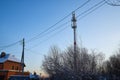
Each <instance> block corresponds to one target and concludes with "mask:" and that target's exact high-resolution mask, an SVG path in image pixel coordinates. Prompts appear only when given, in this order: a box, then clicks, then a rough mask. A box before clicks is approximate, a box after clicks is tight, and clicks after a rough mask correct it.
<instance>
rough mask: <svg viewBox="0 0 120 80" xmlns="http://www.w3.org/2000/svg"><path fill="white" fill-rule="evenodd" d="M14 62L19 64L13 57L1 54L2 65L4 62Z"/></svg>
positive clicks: (0, 61)
mask: <svg viewBox="0 0 120 80" xmlns="http://www.w3.org/2000/svg"><path fill="white" fill-rule="evenodd" d="M7 60H9V61H14V62H19V63H20V62H21V61H20V60H19V59H18V58H16V57H15V56H14V55H11V54H6V53H5V52H2V53H1V55H0V63H4V62H5V61H7Z"/></svg>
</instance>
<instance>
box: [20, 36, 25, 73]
mask: <svg viewBox="0 0 120 80" xmlns="http://www.w3.org/2000/svg"><path fill="white" fill-rule="evenodd" d="M22 45H23V49H22V57H21V66H22V75H24V66H25V64H24V49H25V39H24V38H23V41H22Z"/></svg>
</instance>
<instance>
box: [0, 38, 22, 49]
mask: <svg viewBox="0 0 120 80" xmlns="http://www.w3.org/2000/svg"><path fill="white" fill-rule="evenodd" d="M21 41H22V40H20V41H17V42H14V43H12V44H9V45H6V46H1V47H0V50H3V49H5V48H9V47H12V46H15V45H16V44H18V43H20V42H21Z"/></svg>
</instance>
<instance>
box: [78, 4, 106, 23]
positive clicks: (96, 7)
mask: <svg viewBox="0 0 120 80" xmlns="http://www.w3.org/2000/svg"><path fill="white" fill-rule="evenodd" d="M103 5H105V2H101V3H99V4H98V5H95V7H94V9H93V8H92V9H93V10H91V9H90V10H91V11H90V10H89V9H88V11H90V12H88V11H85V12H86V14H85V15H84V14H83V16H81V15H79V16H78V17H80V16H81V17H80V18H79V19H78V21H79V20H81V19H83V18H84V17H86V16H87V15H89V14H91V13H92V12H94V11H95V10H97V9H98V8H100V7H102V6H103ZM87 12H88V13H87Z"/></svg>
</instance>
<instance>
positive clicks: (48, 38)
mask: <svg viewBox="0 0 120 80" xmlns="http://www.w3.org/2000/svg"><path fill="white" fill-rule="evenodd" d="M69 26H70V25H69ZM67 28H69V27H66V26H65V27H64V28H62V29H61V30H59V31H58V32H56V33H54V34H52V35H51V36H49V37H47V38H46V39H44V40H42V41H40V42H39V43H38V44H36V45H34V46H32V47H31V48H29V49H32V48H35V47H38V46H39V45H40V44H42V43H44V42H46V41H48V40H50V39H51V38H53V37H54V36H56V35H58V33H61V32H62V31H64V30H65V29H67Z"/></svg>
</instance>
